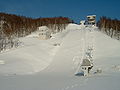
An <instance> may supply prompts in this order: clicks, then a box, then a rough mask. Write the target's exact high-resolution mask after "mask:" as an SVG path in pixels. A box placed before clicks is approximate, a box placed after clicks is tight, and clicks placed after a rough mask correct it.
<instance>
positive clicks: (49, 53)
mask: <svg viewBox="0 0 120 90" xmlns="http://www.w3.org/2000/svg"><path fill="white" fill-rule="evenodd" d="M20 41H22V42H23V46H21V47H19V48H17V49H15V50H11V51H8V52H5V53H2V54H0V60H1V61H2V62H5V63H4V64H3V65H2V64H0V90H88V89H89V90H119V88H120V85H119V83H120V55H119V54H120V42H119V41H117V40H115V39H112V38H110V37H108V36H107V35H105V34H103V33H101V32H99V31H98V30H97V28H95V27H83V26H80V25H76V24H69V25H68V27H67V29H66V30H64V31H63V32H60V33H57V34H55V35H53V37H52V38H51V39H50V40H39V39H38V38H34V37H32V35H31V37H25V38H21V39H20ZM55 44H56V45H55ZM88 46H92V47H93V49H94V50H93V63H94V67H93V69H92V71H91V73H90V75H89V76H86V77H83V76H75V73H76V70H77V69H78V66H77V65H79V63H80V62H81V58H82V57H84V56H85V51H86V49H87V48H88ZM97 71H101V72H99V73H96V72H97Z"/></svg>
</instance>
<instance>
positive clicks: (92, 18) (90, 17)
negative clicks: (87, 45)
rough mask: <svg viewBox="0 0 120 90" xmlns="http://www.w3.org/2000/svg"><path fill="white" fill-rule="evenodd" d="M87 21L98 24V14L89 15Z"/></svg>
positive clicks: (90, 23) (89, 23)
mask: <svg viewBox="0 0 120 90" xmlns="http://www.w3.org/2000/svg"><path fill="white" fill-rule="evenodd" d="M87 23H88V25H94V26H96V15H89V16H87Z"/></svg>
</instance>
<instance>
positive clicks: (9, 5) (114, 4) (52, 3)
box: [0, 0, 120, 22]
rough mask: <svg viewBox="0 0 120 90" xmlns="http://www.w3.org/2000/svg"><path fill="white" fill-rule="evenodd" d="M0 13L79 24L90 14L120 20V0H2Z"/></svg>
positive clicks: (0, 1)
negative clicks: (72, 21) (49, 18)
mask: <svg viewBox="0 0 120 90" xmlns="http://www.w3.org/2000/svg"><path fill="white" fill-rule="evenodd" d="M0 12H5V13H11V14H17V15H23V16H29V17H33V18H38V17H55V16H65V17H70V18H72V19H73V20H74V21H76V22H79V21H80V20H83V19H85V17H86V16H87V15H89V14H96V15H97V19H99V17H100V16H108V17H111V18H117V19H120V0H0Z"/></svg>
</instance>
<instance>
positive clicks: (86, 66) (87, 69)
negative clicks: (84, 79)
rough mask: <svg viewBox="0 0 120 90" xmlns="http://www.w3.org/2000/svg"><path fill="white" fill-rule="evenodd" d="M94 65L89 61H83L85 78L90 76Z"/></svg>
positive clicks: (82, 66)
mask: <svg viewBox="0 0 120 90" xmlns="http://www.w3.org/2000/svg"><path fill="white" fill-rule="evenodd" d="M92 67H93V64H92V63H91V61H90V60H89V59H83V61H82V64H81V70H82V71H83V73H84V76H88V74H89V72H90V70H91V69H92Z"/></svg>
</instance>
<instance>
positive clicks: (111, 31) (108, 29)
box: [97, 16, 120, 40]
mask: <svg viewBox="0 0 120 90" xmlns="http://www.w3.org/2000/svg"><path fill="white" fill-rule="evenodd" d="M97 26H98V27H99V29H100V30H101V31H103V32H105V33H106V34H107V35H109V36H111V38H112V37H115V38H117V39H118V40H119V39H120V20H117V19H111V18H108V17H105V16H103V17H101V18H100V20H99V21H98V23H97Z"/></svg>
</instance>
